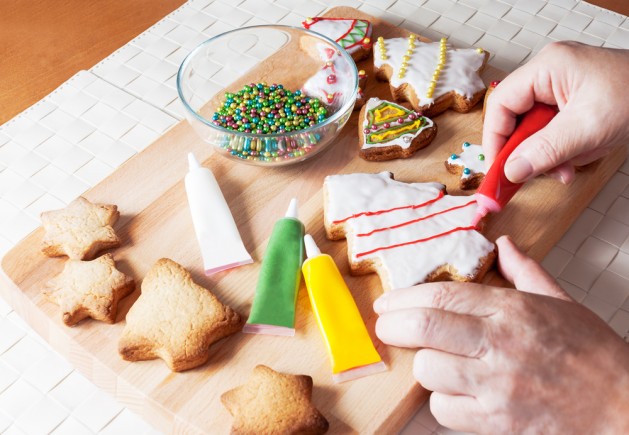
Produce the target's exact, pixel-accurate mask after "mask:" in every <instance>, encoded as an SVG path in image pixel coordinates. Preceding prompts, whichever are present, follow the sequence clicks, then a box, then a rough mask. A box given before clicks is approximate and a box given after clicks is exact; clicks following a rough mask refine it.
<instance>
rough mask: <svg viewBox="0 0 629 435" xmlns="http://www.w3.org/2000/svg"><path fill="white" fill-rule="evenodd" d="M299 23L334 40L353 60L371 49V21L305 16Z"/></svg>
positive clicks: (360, 57)
mask: <svg viewBox="0 0 629 435" xmlns="http://www.w3.org/2000/svg"><path fill="white" fill-rule="evenodd" d="M301 25H302V26H303V27H304V29H308V30H312V31H313V32H317V33H319V34H321V35H323V36H327V37H328V38H330V39H332V40H334V41H335V42H336V43H337V44H339V45H340V46H341V47H343V48H344V49H345V51H347V52H348V53H349V54H350V55H351V56H352V58H353V59H354V61H355V62H358V61H359V60H361V59H364V58H366V57H367V56H369V53H370V51H371V46H372V45H373V44H372V42H371V31H372V26H371V23H370V22H369V21H367V20H358V19H354V18H326V17H314V18H307V19H306V21H304V22H302V23H301Z"/></svg>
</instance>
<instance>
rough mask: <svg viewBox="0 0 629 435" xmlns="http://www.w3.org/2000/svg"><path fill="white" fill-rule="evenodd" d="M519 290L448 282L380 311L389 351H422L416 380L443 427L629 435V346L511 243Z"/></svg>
mask: <svg viewBox="0 0 629 435" xmlns="http://www.w3.org/2000/svg"><path fill="white" fill-rule="evenodd" d="M496 243H497V245H498V262H499V267H500V270H501V272H502V274H503V276H504V277H505V278H506V279H508V280H509V281H510V282H512V283H513V284H515V286H516V287H517V289H518V290H513V289H506V288H498V287H490V286H486V285H481V284H466V283H457V282H439V283H430V284H423V285H418V286H415V287H412V288H408V289H400V290H393V291H391V292H388V293H385V294H384V295H383V296H382V297H380V298H379V299H378V300H376V301H375V303H374V309H375V311H376V312H377V313H378V314H379V316H380V317H379V318H378V321H377V323H376V334H377V335H378V337H379V338H380V339H381V340H382V341H383V342H385V343H387V344H391V345H394V346H401V347H412V348H416V347H421V348H422V349H420V350H419V351H418V352H417V354H416V355H415V359H414V363H413V374H414V376H415V378H416V379H417V380H418V381H419V382H420V383H421V384H422V385H423V386H424V387H425V388H427V389H428V390H432V391H433V393H432V395H431V397H430V409H431V411H432V414H433V415H434V416H435V418H436V419H437V421H439V423H441V424H442V425H444V426H447V427H450V428H452V429H455V430H463V431H469V432H480V433H521V432H528V433H629V411H628V408H627V407H628V406H629V405H628V404H629V346H628V345H627V344H626V343H625V342H624V341H623V340H622V339H621V338H620V337H619V336H618V335H617V334H616V333H615V332H614V331H613V330H612V329H611V328H610V327H609V326H607V325H606V324H605V323H604V322H603V321H602V320H601V319H600V318H599V317H597V316H596V315H595V314H594V313H592V312H591V311H589V310H588V309H586V308H585V307H583V306H582V305H580V304H578V303H576V302H575V301H573V300H572V299H571V298H570V297H569V296H568V295H567V294H566V293H565V292H564V291H563V290H562V289H561V288H560V287H559V286H558V284H557V283H556V282H555V281H554V280H553V278H552V277H550V276H549V275H548V274H547V273H546V272H545V271H544V270H543V269H542V268H541V266H540V265H539V264H537V263H536V262H535V261H533V260H532V259H530V258H529V257H527V256H526V255H524V254H523V253H522V252H520V251H519V250H518V248H516V247H515V245H514V244H513V242H511V240H509V239H508V238H506V237H501V238H499V239H498V240H497V241H496Z"/></svg>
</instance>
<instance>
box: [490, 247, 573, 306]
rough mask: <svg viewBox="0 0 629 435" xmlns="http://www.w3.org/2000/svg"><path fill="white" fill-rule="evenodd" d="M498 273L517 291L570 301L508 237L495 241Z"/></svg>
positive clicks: (553, 281)
mask: <svg viewBox="0 0 629 435" xmlns="http://www.w3.org/2000/svg"><path fill="white" fill-rule="evenodd" d="M496 245H498V268H499V269H500V273H502V276H504V277H505V278H506V279H507V280H508V281H509V282H511V283H512V284H514V285H515V287H516V288H517V289H518V290H521V291H525V292H528V293H535V294H539V295H545V296H551V297H553V298H558V299H564V300H568V301H571V300H572V298H571V297H570V296H569V295H568V294H567V293H566V292H565V291H564V290H563V289H562V288H561V287H559V284H557V282H556V281H555V280H554V279H553V277H552V276H550V275H549V274H548V273H547V272H546V271H545V270H544V268H542V266H541V265H540V264H539V263H537V262H536V261H535V260H533V259H532V258H530V257H528V256H527V255H526V254H524V253H523V252H522V251H520V249H518V247H517V246H515V244H514V243H513V241H512V240H511V239H510V238H509V237H508V236H502V237H500V238H498V240H496Z"/></svg>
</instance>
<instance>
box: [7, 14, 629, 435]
mask: <svg viewBox="0 0 629 435" xmlns="http://www.w3.org/2000/svg"><path fill="white" fill-rule="evenodd" d="M326 15H327V16H331V17H352V18H354V17H355V18H366V19H370V20H372V22H373V24H374V38H375V37H377V36H380V35H382V36H385V37H393V36H402V35H405V34H406V32H405V31H404V30H403V29H400V28H397V27H394V26H392V25H390V24H388V23H386V22H384V21H382V20H379V19H375V18H373V17H369V16H367V15H365V14H363V13H360V12H359V11H357V10H354V9H350V8H344V7H342V8H334V9H332V10H330V11H328V12H327V13H326ZM359 68H362V69H365V70H366V71H367V74H369V75H371V77H370V81H369V83H368V85H367V87H366V90H365V93H366V95H367V96H379V97H381V98H390V95H389V89H388V85H387V84H385V83H381V82H377V81H376V80H375V79H374V77H373V75H372V74H371V70H372V68H371V61H370V60H367V61H363V62H361V63H360V64H359ZM503 76H504V73H502V72H500V71H498V70H496V69H493V68H491V67H489V68H487V70H486V71H485V73H484V74H483V79H484V81H485V82H486V83H488V82H490V81H491V80H495V79H499V78H502V77H503ZM436 122H437V123H438V125H439V133H438V135H437V138H436V139H435V141H434V142H433V143H432V144H431V145H430V146H429V147H427V148H426V149H424V150H421V151H419V152H418V153H417V154H415V156H413V157H412V158H410V159H407V160H394V161H389V162H382V163H372V162H366V161H364V160H361V159H360V158H359V157H358V156H357V152H358V146H357V139H356V138H357V114H356V113H355V114H354V115H352V117H351V118H350V120H349V122H348V124H347V125H346V127H345V128H344V130H343V131H342V132H341V134H340V135H339V137H338V140H337V141H336V144H335V145H334V146H333V148H331V149H329V150H327V151H325V152H324V153H322V154H321V155H320V156H317V157H315V158H313V159H312V160H309V161H306V162H304V163H301V164H297V165H294V166H289V167H285V168H278V169H267V168H260V167H255V166H249V165H244V164H240V163H236V162H232V161H228V160H226V159H224V158H222V157H220V156H218V155H216V154H212V150H211V149H210V147H209V146H207V145H205V144H203V143H202V142H201V141H200V139H199V138H198V137H197V136H196V134H195V133H194V132H193V131H192V129H191V127H190V126H189V125H188V123H187V122H186V121H183V122H181V123H179V124H178V125H176V126H175V127H174V128H172V129H171V130H170V131H168V132H167V133H166V134H165V135H164V136H162V137H161V138H160V139H158V140H157V141H156V142H155V143H153V144H152V145H151V146H150V147H148V148H147V149H145V150H144V151H143V152H142V153H140V154H138V155H136V156H134V157H133V158H132V159H130V160H129V161H128V162H126V163H125V164H124V165H122V166H121V167H120V168H119V169H118V170H116V171H115V172H114V173H113V174H112V175H111V176H110V177H108V178H107V179H105V180H104V181H103V182H101V183H100V184H99V185H98V186H96V187H94V188H93V189H91V190H90V191H89V192H87V193H86V194H85V196H86V197H87V198H88V199H90V200H91V201H95V202H104V203H114V204H117V205H118V207H119V210H121V213H122V217H121V219H120V221H119V223H118V224H117V225H116V229H117V232H118V234H119V235H120V236H121V238H122V241H123V245H122V247H121V248H119V249H116V250H115V251H113V254H114V256H115V258H116V260H117V262H118V264H119V265H120V268H121V269H122V270H123V271H124V272H125V273H128V274H130V275H132V276H133V277H135V278H136V280H137V282H140V281H141V280H142V277H143V276H144V275H145V274H146V272H147V270H148V269H149V268H150V267H151V265H152V264H153V263H154V262H155V261H156V260H158V259H159V258H161V257H169V258H171V259H173V260H175V261H177V262H179V263H181V264H182V265H184V266H185V267H187V268H188V269H189V270H191V272H192V274H193V277H194V279H195V280H196V281H197V282H199V283H200V284H201V285H204V286H206V287H207V288H209V289H211V290H212V291H213V292H214V293H215V294H216V295H217V296H218V297H219V298H220V299H221V300H222V301H224V302H225V303H227V304H229V305H231V306H232V307H234V308H235V309H236V310H238V311H239V312H240V313H242V314H244V315H247V314H248V313H249V309H250V306H251V301H252V298H253V293H254V289H255V285H256V279H257V275H258V271H259V267H260V261H261V259H262V256H263V253H264V249H265V247H266V244H267V241H268V237H269V235H270V232H271V229H272V227H273V224H274V222H275V221H276V220H277V219H278V218H279V217H281V215H282V214H283V212H284V210H285V209H286V206H287V204H288V202H289V200H290V198H292V197H297V198H298V199H299V203H300V205H301V206H300V215H301V217H302V220H303V221H304V223H305V225H306V229H307V231H308V232H309V233H311V234H312V235H313V236H314V238H315V240H316V241H317V242H318V244H319V246H320V248H321V249H322V251H323V252H327V253H329V254H331V255H332V256H333V257H334V258H335V259H336V261H337V264H338V265H339V268H340V270H341V272H342V273H343V275H344V276H345V278H346V281H347V284H348V286H349V287H350V289H351V290H352V292H353V295H354V297H355V299H356V302H357V305H358V308H359V310H360V312H361V314H362V316H363V318H364V319H365V322H366V324H367V328H368V330H369V332H370V334H371V335H372V337H373V339H374V342H375V343H376V347H377V349H378V351H379V352H380V354H381V355H382V357H383V359H384V361H385V362H386V363H387V365H388V367H389V370H388V371H387V372H385V373H381V374H377V375H373V376H369V377H366V378H362V379H358V380H355V381H351V382H347V383H344V384H340V385H335V384H334V383H332V380H331V377H330V375H331V371H330V364H329V362H328V357H327V354H326V351H325V347H324V343H323V340H322V338H321V336H320V334H319V331H318V329H317V325H316V322H315V319H314V316H313V314H312V312H311V310H310V305H309V302H308V297H307V294H306V291H305V288H304V287H303V285H302V288H301V289H300V293H299V298H298V307H297V321H296V323H297V324H296V328H297V334H296V336H295V337H292V338H284V337H269V336H258V335H247V334H236V335H234V336H232V337H229V338H227V339H225V340H222V341H221V342H219V343H217V344H215V345H214V346H213V351H214V354H213V356H212V357H211V358H210V361H209V362H208V363H207V364H205V365H203V366H202V367H199V368H197V369H194V370H191V371H188V372H184V373H171V372H170V371H169V370H168V369H167V367H166V366H165V365H164V363H163V362H162V361H161V360H155V361H148V362H140V363H129V362H126V361H123V360H122V359H121V358H120V357H119V355H118V352H117V345H118V338H119V336H120V334H121V332H122V329H123V327H124V324H125V322H124V317H125V314H126V313H127V311H128V309H129V307H130V306H131V305H132V304H133V302H134V301H135V300H136V299H137V297H138V296H139V291H140V290H139V286H138V288H137V289H136V291H135V293H134V294H133V295H131V296H129V297H128V298H126V299H124V300H123V301H122V303H121V307H120V309H119V313H118V319H117V320H118V322H117V323H116V324H115V325H106V324H103V323H100V322H95V321H91V320H87V321H84V322H82V323H81V324H80V325H78V326H76V327H74V328H68V327H66V326H64V325H63V324H62V322H61V315H60V312H59V309H58V307H57V306H56V305H53V304H51V303H49V302H47V301H45V300H44V299H43V298H42V296H41V293H40V291H41V288H42V285H43V284H44V283H45V282H46V281H48V280H49V279H50V278H51V277H52V276H54V275H55V274H56V273H58V272H59V271H60V270H61V269H62V267H63V263H64V260H63V259H58V258H57V259H50V258H46V257H44V256H43V255H42V254H41V253H40V242H41V239H42V236H43V231H42V229H41V228H39V229H37V230H36V231H34V232H33V233H32V234H30V235H29V236H27V237H26V238H25V239H24V240H22V241H21V242H20V243H18V244H17V245H16V246H15V248H14V249H12V250H11V251H10V252H8V253H7V254H6V256H5V257H4V260H3V262H2V267H3V269H4V271H5V273H6V275H7V276H8V277H9V278H10V280H11V281H12V282H11V283H8V285H6V286H0V288H1V291H2V295H3V296H4V297H5V298H6V299H7V300H8V301H9V302H10V303H11V304H12V305H13V307H14V309H15V310H16V311H17V312H18V313H19V314H20V315H21V316H23V317H24V319H25V320H26V321H27V322H28V323H29V324H30V325H31V326H32V327H33V328H34V329H35V330H36V331H37V332H38V333H39V334H41V335H42V337H44V338H45V339H46V340H47V341H48V342H49V343H50V344H51V345H52V346H53V347H54V348H55V349H56V350H58V351H59V352H60V353H61V354H63V355H64V356H65V357H66V358H68V359H69V360H70V362H71V363H72V364H74V365H75V366H76V367H77V368H78V369H79V370H80V371H81V372H83V373H84V374H85V375H86V376H87V377H88V378H89V379H91V380H92V381H93V382H94V383H95V384H96V385H98V386H99V387H101V388H102V389H104V390H106V391H108V392H110V393H111V394H112V395H113V396H114V397H115V398H116V399H118V400H119V401H120V402H121V403H123V404H125V405H126V406H128V407H129V408H130V409H132V410H133V411H135V412H136V413H138V414H140V415H141V416H143V417H144V418H146V419H147V420H148V421H149V422H151V423H152V424H153V425H154V426H155V427H156V428H158V429H160V430H162V431H164V432H198V433H201V432H205V433H207V432H212V433H227V432H228V431H229V428H230V425H231V421H232V418H231V417H230V415H229V413H228V412H227V410H226V409H225V408H224V407H223V406H222V405H221V403H220V400H219V397H220V395H221V394H222V393H223V392H225V391H227V390H229V389H231V388H233V387H235V386H237V385H240V384H242V383H243V382H244V381H245V380H246V378H247V377H248V376H249V375H250V373H251V370H252V369H253V367H254V366H256V365H257V364H266V365H268V366H270V367H272V368H274V369H275V370H279V371H283V372H289V373H303V374H308V375H311V376H312V377H313V379H314V384H315V388H314V394H313V401H314V404H315V405H316V406H317V407H318V408H319V409H320V410H321V411H322V412H323V414H324V415H325V416H326V418H327V419H328V420H329V421H330V433H350V432H360V433H373V432H386V433H392V432H395V431H397V430H399V429H400V428H401V427H402V426H403V425H404V424H405V423H406V421H407V420H408V419H409V418H410V417H411V416H412V415H413V414H414V413H415V412H416V411H417V409H418V407H419V406H420V405H421V404H422V403H424V402H425V401H426V399H427V398H428V392H427V391H425V390H423V389H422V388H420V387H419V386H418V385H417V383H416V382H415V381H414V380H413V377H412V373H411V363H412V359H413V355H414V351H412V350H407V349H398V348H395V347H390V346H385V345H383V344H382V343H381V342H380V341H379V340H378V339H377V338H376V337H375V334H374V324H375V321H376V315H375V314H374V312H373V310H372V303H373V301H374V299H376V298H377V297H378V296H379V295H380V294H381V292H382V290H381V285H380V282H379V280H378V278H377V277H376V276H375V275H370V276H361V277H352V276H351V275H350V274H349V267H348V264H347V253H346V243H345V241H340V242H330V241H327V240H326V239H325V234H324V229H323V216H322V194H321V187H322V182H323V178H324V177H325V176H326V175H329V174H337V173H350V172H379V171H391V172H393V173H394V174H395V177H396V179H398V180H402V181H408V182H419V181H440V182H442V183H444V184H446V185H447V187H448V191H449V192H450V193H451V194H463V192H460V191H459V189H458V188H457V184H458V177H457V176H454V175H450V174H449V173H447V172H446V171H445V169H444V164H443V162H444V160H446V158H447V157H448V156H449V155H450V154H451V153H453V152H458V151H459V149H460V146H461V143H462V142H464V141H469V142H472V143H480V139H481V126H482V122H481V110H480V107H478V108H477V109H476V110H474V111H473V112H471V113H468V114H457V113H453V112H447V113H445V114H443V115H441V116H439V117H437V118H436ZM189 151H192V152H194V153H195V154H196V156H197V157H198V158H199V160H200V161H203V162H204V165H205V166H207V167H209V168H210V169H211V170H212V171H213V172H214V174H215V176H216V178H217V180H218V182H219V184H220V186H221V188H222V190H223V193H224V195H225V197H226V199H227V201H228V203H229V206H230V208H231V210H232V213H233V215H234V217H235V219H236V223H237V225H238V228H239V229H240V231H241V234H242V237H243V240H244V243H245V245H246V247H247V248H248V250H249V251H250V252H251V253H252V255H253V257H254V259H255V264H253V265H250V266H243V267H240V268H237V269H234V270H230V271H227V272H223V273H220V274H217V275H213V276H211V277H206V276H204V275H203V271H202V264H201V259H200V256H199V251H198V246H197V243H196V239H195V236H194V232H193V229H192V223H191V218H190V214H189V211H188V206H187V200H186V195H185V191H184V186H183V177H184V176H185V174H186V172H187V161H186V154H187V153H188V152H189ZM624 154H625V148H622V149H619V150H618V151H617V152H616V153H615V154H613V155H610V156H608V157H607V158H605V159H603V160H601V161H600V162H598V163H597V164H595V165H592V166H590V167H589V168H588V169H586V170H585V171H583V172H581V173H579V174H578V175H577V177H576V180H575V182H574V183H573V184H572V185H571V186H563V185H561V184H559V183H557V182H555V181H553V180H550V179H546V178H540V179H537V180H535V181H533V182H530V183H528V184H527V185H526V186H525V187H524V188H523V189H522V190H521V191H520V192H519V193H518V195H517V196H516V197H515V198H514V200H513V201H512V202H511V203H510V204H509V205H508V207H507V208H506V209H505V210H504V212H503V213H501V214H500V215H499V216H495V217H492V219H491V220H490V221H489V223H488V225H487V234H488V237H489V238H490V239H492V240H494V239H495V238H496V237H498V236H499V235H501V234H509V235H511V236H512V237H513V239H514V240H515V241H516V243H518V244H519V245H520V246H521V247H522V248H523V249H524V250H526V251H527V252H528V253H529V255H531V256H532V257H533V258H536V259H538V260H539V259H542V258H543V257H544V255H545V254H546V253H547V252H548V251H549V250H550V248H551V247H552V246H554V245H555V243H556V242H557V241H558V239H559V238H560V237H561V236H562V234H563V233H564V232H565V230H566V229H567V228H568V227H569V226H570V225H571V224H572V222H573V221H574V220H575V218H576V217H577V216H578V215H579V214H580V213H581V211H582V210H583V209H584V208H585V206H586V205H587V204H588V203H589V201H590V200H591V199H592V198H593V197H594V195H595V194H596V192H598V191H599V190H600V188H601V187H602V186H603V185H604V184H605V183H606V182H607V180H608V179H609V178H610V177H611V176H612V175H613V173H614V172H615V171H616V169H617V168H618V167H619V166H620V164H621V163H622V162H623V160H624ZM5 281H6V280H5Z"/></svg>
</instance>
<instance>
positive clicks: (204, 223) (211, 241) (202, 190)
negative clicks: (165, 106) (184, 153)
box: [185, 153, 253, 275]
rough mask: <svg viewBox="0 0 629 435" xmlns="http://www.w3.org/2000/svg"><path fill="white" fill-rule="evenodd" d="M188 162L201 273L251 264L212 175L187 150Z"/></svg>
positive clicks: (190, 196) (188, 182) (189, 201)
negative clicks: (201, 260)
mask: <svg viewBox="0 0 629 435" xmlns="http://www.w3.org/2000/svg"><path fill="white" fill-rule="evenodd" d="M188 165H189V172H188V174H187V175H186V178H185V185H186V194H187V195H188V205H189V206H190V213H191V214H192V224H193V226H194V231H195V233H196V235H197V241H198V242H199V247H200V248H201V256H202V257H203V267H204V269H205V274H206V275H211V274H213V273H216V272H221V271H223V270H227V269H231V268H232V267H237V266H242V265H243V264H250V263H253V260H252V259H251V255H249V253H248V252H247V250H246V249H245V246H244V245H243V243H242V239H241V238H240V234H239V233H238V228H237V227H236V223H235V222H234V218H233V216H232V214H231V211H229V206H228V205H227V202H226V201H225V197H224V196H223V193H222V192H221V188H220V187H219V185H218V183H217V182H216V178H214V174H212V172H211V171H210V170H209V169H207V168H204V167H202V166H201V165H200V164H199V162H198V161H197V159H196V158H195V157H194V154H192V153H188Z"/></svg>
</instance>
